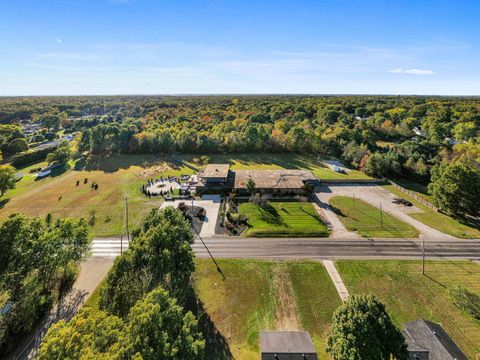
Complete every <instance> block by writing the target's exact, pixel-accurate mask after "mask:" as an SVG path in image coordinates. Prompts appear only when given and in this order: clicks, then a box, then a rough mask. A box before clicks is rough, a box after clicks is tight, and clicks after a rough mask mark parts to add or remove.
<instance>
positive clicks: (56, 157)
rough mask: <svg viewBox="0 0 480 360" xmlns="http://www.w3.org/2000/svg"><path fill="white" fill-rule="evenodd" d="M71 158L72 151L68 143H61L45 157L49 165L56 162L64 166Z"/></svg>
mask: <svg viewBox="0 0 480 360" xmlns="http://www.w3.org/2000/svg"><path fill="white" fill-rule="evenodd" d="M71 157H72V150H71V148H70V144H69V143H68V141H62V142H61V143H60V144H59V145H58V146H57V148H56V149H55V150H54V151H53V152H51V153H49V154H48V155H47V161H48V163H49V164H51V163H53V162H58V163H60V164H65V163H66V162H67V161H68V160H70V159H71Z"/></svg>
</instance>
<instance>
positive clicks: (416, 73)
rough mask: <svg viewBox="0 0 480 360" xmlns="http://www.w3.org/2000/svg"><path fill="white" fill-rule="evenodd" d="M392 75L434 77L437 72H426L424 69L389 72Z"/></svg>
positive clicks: (393, 70) (400, 69) (399, 69)
mask: <svg viewBox="0 0 480 360" xmlns="http://www.w3.org/2000/svg"><path fill="white" fill-rule="evenodd" d="M388 72H389V73H391V74H408V75H433V74H435V71H433V70H424V69H402V68H398V69H392V70H388Z"/></svg>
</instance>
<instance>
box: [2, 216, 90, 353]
mask: <svg viewBox="0 0 480 360" xmlns="http://www.w3.org/2000/svg"><path fill="white" fill-rule="evenodd" d="M0 248H1V249H2V251H0V292H5V291H6V292H8V293H9V294H10V297H11V301H13V302H14V304H15V306H14V307H13V308H12V310H11V311H9V312H8V313H7V314H6V315H4V316H0V349H1V350H0V354H1V353H2V351H8V350H9V347H10V346H12V345H14V341H13V340H14V339H18V338H20V337H21V336H22V335H23V334H24V333H26V332H28V331H30V330H31V328H32V327H33V325H34V324H35V321H37V320H38V318H39V317H40V316H41V315H42V314H44V313H45V312H46V311H48V309H49V308H50V307H51V306H52V304H53V303H54V300H55V295H56V294H57V293H58V290H59V287H60V286H62V285H63V284H66V283H70V282H71V280H72V277H74V275H75V274H73V275H72V271H71V269H72V268H74V269H75V268H76V264H78V261H79V260H80V259H81V258H82V257H83V256H84V255H85V254H86V253H87V252H88V249H89V248H90V241H89V236H88V228H87V225H86V223H85V221H84V220H82V219H80V220H73V219H58V220H53V219H51V217H50V218H49V219H48V220H47V219H45V220H42V219H39V218H33V219H31V218H27V217H25V216H23V215H20V214H12V215H11V216H9V217H8V218H7V219H6V220H5V221H3V222H2V224H1V225H0ZM2 334H3V335H2Z"/></svg>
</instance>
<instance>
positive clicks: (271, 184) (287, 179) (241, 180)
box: [234, 170, 316, 189]
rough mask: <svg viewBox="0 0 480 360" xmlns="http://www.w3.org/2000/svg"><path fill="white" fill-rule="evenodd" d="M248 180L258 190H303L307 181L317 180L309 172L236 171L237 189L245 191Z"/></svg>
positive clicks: (235, 186)
mask: <svg viewBox="0 0 480 360" xmlns="http://www.w3.org/2000/svg"><path fill="white" fill-rule="evenodd" d="M248 179H252V180H253V181H254V182H255V187H256V188H257V189H301V188H302V187H303V185H304V181H306V180H316V178H315V176H313V174H312V173H311V172H310V171H307V170H235V185H234V188H235V189H244V188H245V187H246V184H247V181H248Z"/></svg>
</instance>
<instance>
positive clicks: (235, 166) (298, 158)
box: [179, 153, 370, 180]
mask: <svg viewBox="0 0 480 360" xmlns="http://www.w3.org/2000/svg"><path fill="white" fill-rule="evenodd" d="M207 156H209V158H210V160H209V162H210V163H229V164H230V166H231V169H232V170H279V169H306V170H310V171H311V172H312V173H313V174H314V175H315V176H317V177H319V178H321V179H326V180H332V179H356V180H358V179H370V177H369V176H367V175H365V174H364V173H363V172H361V171H358V170H350V171H348V172H347V173H346V174H342V173H337V172H335V171H333V170H331V169H330V168H329V167H327V166H325V165H324V164H323V163H322V161H321V159H317V158H314V157H309V156H303V155H296V154H265V153H258V154H209V155H208V154H207ZM179 157H180V158H182V159H184V160H185V161H187V162H192V160H193V158H194V157H199V155H179Z"/></svg>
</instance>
